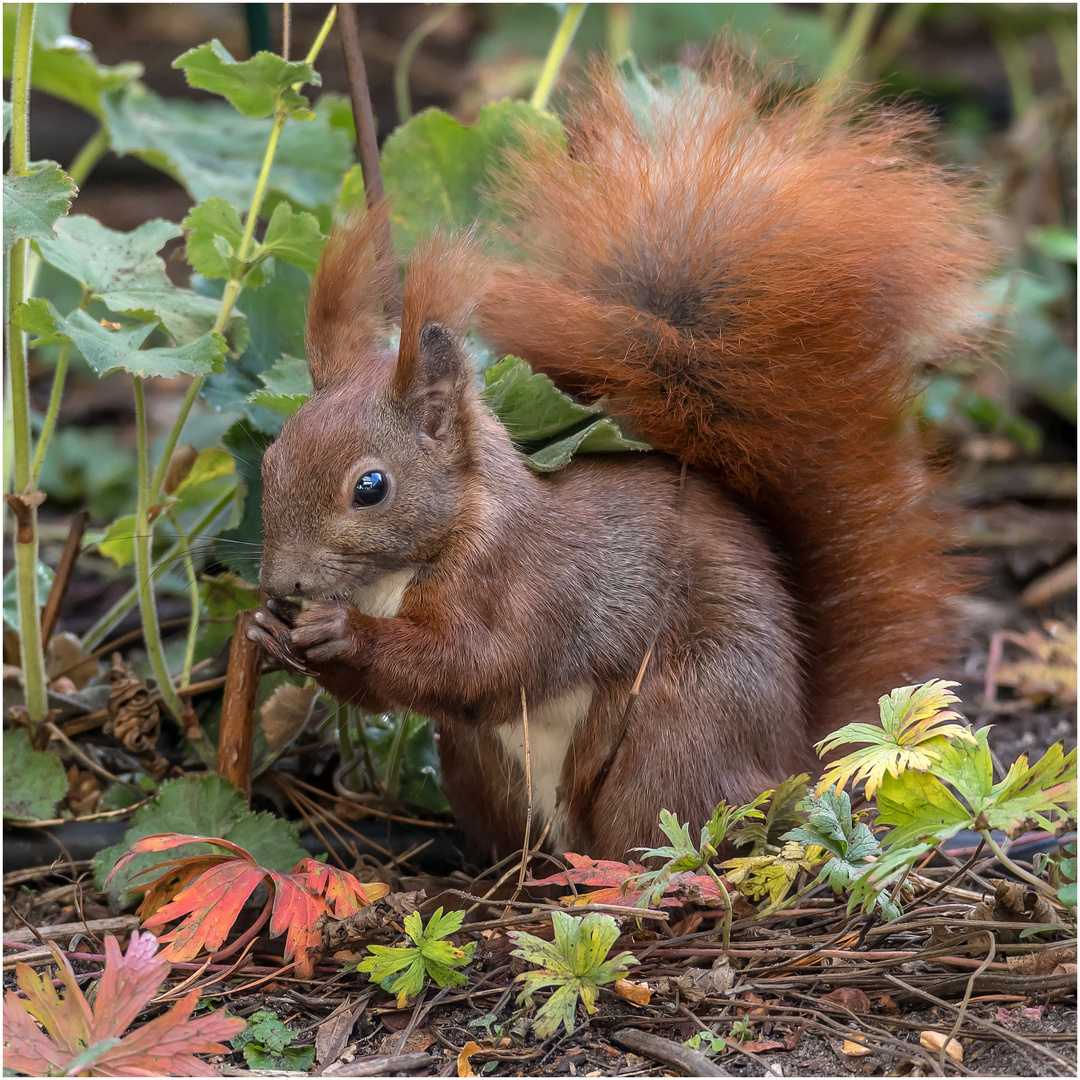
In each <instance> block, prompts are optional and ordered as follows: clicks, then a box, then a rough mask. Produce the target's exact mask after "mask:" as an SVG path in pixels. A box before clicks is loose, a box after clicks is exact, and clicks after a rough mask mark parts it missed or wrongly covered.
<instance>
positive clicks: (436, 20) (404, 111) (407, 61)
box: [394, 4, 461, 124]
mask: <svg viewBox="0 0 1080 1080" xmlns="http://www.w3.org/2000/svg"><path fill="white" fill-rule="evenodd" d="M459 7H461V5H460V4H440V5H439V7H438V8H436V9H435V13H434V14H433V15H429V16H428V17H427V18H426V19H425V20H424V21H423V22H422V23H421V24H420V25H419V26H418V27H416V29H415V30H413V32H412V33H411V34H409V36H408V37H407V38H406V39H405V41H404V43H403V44H402V46H401V49H400V50H399V51H398V54H397V59H396V60H395V61H394V104H395V105H396V106H397V114H398V123H400V124H404V123H405V122H406V121H407V120H408V119H409V118H410V117H411V116H412V114H413V111H412V99H411V98H410V97H409V69H410V68H411V67H412V62H413V57H414V56H415V55H416V50H417V49H418V48H420V43H421V42H422V41H423V40H424V38H426V37H427V36H428V34H430V33H432V32H433V31H435V30H437V29H438V28H439V27H440V26H442V24H443V22H444V21H445V20H446V19H447V18H448V17H449V16H451V15H453V13H454V12H455V11H457V9H458V8H459Z"/></svg>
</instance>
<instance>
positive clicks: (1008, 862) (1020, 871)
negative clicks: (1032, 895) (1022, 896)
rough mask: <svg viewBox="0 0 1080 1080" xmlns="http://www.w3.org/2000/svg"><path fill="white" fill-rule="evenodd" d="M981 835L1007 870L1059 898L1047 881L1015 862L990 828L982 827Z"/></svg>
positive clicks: (1043, 892) (1048, 894)
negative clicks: (1000, 845) (992, 834)
mask: <svg viewBox="0 0 1080 1080" xmlns="http://www.w3.org/2000/svg"><path fill="white" fill-rule="evenodd" d="M979 835H980V836H981V837H982V838H983V839H984V840H985V841H986V846H987V847H988V848H989V849H990V850H991V851H992V852H993V853H994V857H995V858H996V859H997V861H998V862H999V863H1001V865H1002V866H1004V867H1005V869H1006V870H1009V871H1011V872H1012V873H1014V874H1015V875H1016V876H1017V877H1018V878H1022V879H1023V880H1024V881H1026V882H1027V883H1028V884H1029V885H1033V886H1034V887H1035V888H1036V889H1038V890H1039V892H1041V893H1042V894H1043V895H1044V896H1048V897H1050V898H1051V899H1053V900H1056V899H1057V893H1056V892H1055V891H1054V890H1053V889H1052V888H1051V887H1050V886H1049V885H1048V884H1047V883H1046V882H1045V881H1043V880H1041V879H1040V878H1037V877H1036V876H1035V875H1034V874H1029V873H1028V871H1027V870H1025V869H1024V868H1023V867H1022V866H1018V865H1017V864H1016V863H1014V862H1013V861H1012V859H1010V858H1009V856H1008V855H1006V854H1005V852H1004V851H1002V850H1001V848H1000V847H999V846H998V843H997V841H996V840H995V839H994V838H993V837H992V836H991V835H990V830H989V829H980V830H979Z"/></svg>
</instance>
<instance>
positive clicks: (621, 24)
mask: <svg viewBox="0 0 1080 1080" xmlns="http://www.w3.org/2000/svg"><path fill="white" fill-rule="evenodd" d="M633 36H634V5H633V4H608V6H607V49H608V59H609V60H610V61H611V62H612V63H613V64H618V63H620V62H621V61H622V60H623V59H624V57H625V56H626V54H627V53H628V52H629V51H630V48H631V45H632V42H633Z"/></svg>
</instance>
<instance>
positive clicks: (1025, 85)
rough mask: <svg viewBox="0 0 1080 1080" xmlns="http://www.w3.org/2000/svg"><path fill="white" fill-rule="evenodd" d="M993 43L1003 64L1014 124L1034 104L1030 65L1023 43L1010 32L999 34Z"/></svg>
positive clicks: (1033, 87) (1033, 86) (1033, 84)
mask: <svg viewBox="0 0 1080 1080" xmlns="http://www.w3.org/2000/svg"><path fill="white" fill-rule="evenodd" d="M994 44H995V45H997V49H998V52H999V53H1000V54H1001V62H1002V63H1003V64H1004V65H1005V75H1006V77H1007V78H1008V81H1009V94H1010V96H1011V98H1012V112H1013V114H1012V120H1013V123H1014V124H1015V123H1016V122H1017V121H1019V120H1020V118H1021V117H1023V116H1026V115H1027V113H1028V112H1029V110H1030V109H1032V108H1033V107H1034V105H1035V83H1034V81H1033V79H1032V77H1031V65H1030V64H1029V63H1028V58H1027V52H1026V51H1025V49H1024V43H1023V42H1022V41H1020V39H1019V38H1017V37H1016V36H1015V35H1014V34H1012V33H1011V32H1004V33H1001V34H999V35H998V36H997V38H996V40H995V42H994Z"/></svg>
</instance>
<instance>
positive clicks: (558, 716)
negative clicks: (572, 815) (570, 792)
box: [497, 683, 593, 840]
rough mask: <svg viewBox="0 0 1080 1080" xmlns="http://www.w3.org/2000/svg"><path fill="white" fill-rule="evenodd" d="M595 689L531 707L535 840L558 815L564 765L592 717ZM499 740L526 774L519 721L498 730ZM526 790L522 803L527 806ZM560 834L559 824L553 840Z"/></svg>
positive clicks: (583, 689) (585, 687) (587, 688)
mask: <svg viewBox="0 0 1080 1080" xmlns="http://www.w3.org/2000/svg"><path fill="white" fill-rule="evenodd" d="M592 697H593V688H592V687H591V686H590V685H588V684H587V683H586V684H582V685H581V686H575V687H573V688H572V689H570V690H568V691H567V692H566V693H565V694H562V695H561V696H559V697H556V698H549V699H548V700H547V701H545V702H542V703H541V704H539V705H537V706H531V705H530V706H529V771H530V773H531V774H532V803H533V829H534V832H533V839H534V840H535V838H536V836H537V835H538V833H537V832H536V831H535V830H536V829H542V828H543V827H544V826H545V825H546V824H547V822H548V820H549V819H550V818H551V816H552V814H554V813H555V804H556V796H557V793H558V790H559V781H560V779H561V778H562V771H563V762H564V761H565V759H566V753H567V751H568V750H569V749H570V740H571V739H572V738H573V737H574V731H575V729H576V728H577V726H578V724H580V723H581V721H582V720H584V719H585V717H586V716H587V715H588V713H589V706H590V705H591V704H592ZM497 734H498V736H499V739H500V740H501V742H502V744H503V749H504V750H505V751H506V756H507V757H508V758H509V759H510V760H511V761H516V762H517V763H518V765H520V766H521V771H522V774H524V772H525V734H524V730H523V727H522V724H521V723H520V721H519V722H518V723H516V724H506V725H504V726H503V727H500V728H498V729H497ZM526 798H527V792H526V790H525V789H524V786H523V788H522V791H521V801H522V803H524V802H525V800H526ZM558 832H559V828H558V822H556V823H555V826H554V827H553V828H552V834H551V835H552V839H554V836H555V834H557V833H558Z"/></svg>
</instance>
